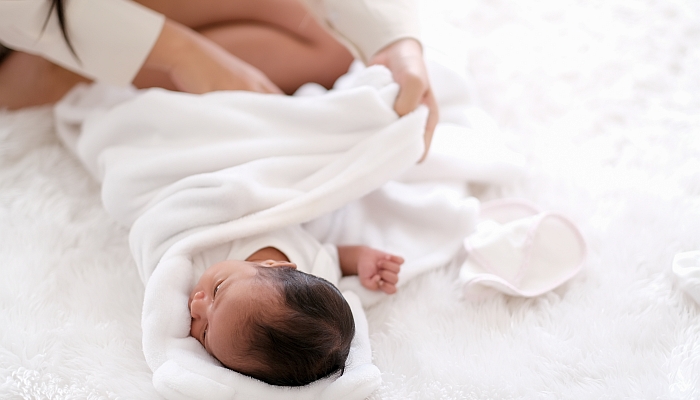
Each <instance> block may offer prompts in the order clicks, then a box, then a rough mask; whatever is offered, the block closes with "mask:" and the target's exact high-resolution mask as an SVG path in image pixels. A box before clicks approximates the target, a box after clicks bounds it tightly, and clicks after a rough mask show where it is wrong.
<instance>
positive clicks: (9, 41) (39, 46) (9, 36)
mask: <svg viewBox="0 0 700 400" xmlns="http://www.w3.org/2000/svg"><path fill="white" fill-rule="evenodd" d="M50 5H51V2H50V1H49V0H0V42H2V43H3V44H4V45H6V46H7V47H10V48H13V49H16V50H21V51H25V52H27V53H32V54H37V55H40V56H42V57H44V58H46V59H48V60H51V61H53V62H54V63H56V64H59V65H61V66H63V67H65V68H67V69H70V70H72V71H74V72H76V73H78V74H81V75H83V76H85V77H88V78H91V79H95V80H98V81H102V82H107V83H111V84H116V85H127V84H129V83H131V81H132V80H133V79H134V77H135V76H136V74H137V73H138V71H139V70H140V69H141V66H142V65H143V63H144V61H145V60H146V57H148V54H149V53H150V52H151V49H152V48H153V45H154V44H155V42H156V40H157V39H158V36H159V35H160V31H161V29H162V28H163V23H164V21H165V17H163V16H162V15H161V14H158V13H156V12H154V11H152V10H150V9H148V8H146V7H143V6H141V5H139V4H137V3H134V2H132V1H129V0H66V1H65V16H66V30H67V33H68V38H69V39H70V41H71V44H72V45H73V48H74V49H75V52H76V54H77V56H78V59H76V57H75V56H74V55H73V54H72V53H71V51H70V49H69V48H68V46H67V44H66V42H65V40H64V38H63V35H62V33H61V29H60V27H59V24H58V17H57V16H56V12H55V11H54V12H53V13H52V15H51V18H50V19H49V22H48V24H46V28H45V29H43V27H44V23H45V21H46V18H47V15H48V13H49V8H50ZM42 29H43V31H42Z"/></svg>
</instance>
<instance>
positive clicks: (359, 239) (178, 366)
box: [56, 64, 522, 399]
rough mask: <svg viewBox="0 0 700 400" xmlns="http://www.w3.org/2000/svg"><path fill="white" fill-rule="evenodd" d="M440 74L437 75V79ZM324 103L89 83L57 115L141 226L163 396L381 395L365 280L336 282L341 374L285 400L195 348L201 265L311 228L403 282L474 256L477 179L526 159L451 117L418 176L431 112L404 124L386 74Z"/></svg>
mask: <svg viewBox="0 0 700 400" xmlns="http://www.w3.org/2000/svg"><path fill="white" fill-rule="evenodd" d="M429 68H431V76H435V75H441V74H442V72H441V71H440V69H439V68H438V66H437V65H435V64H429ZM442 82H443V83H445V84H444V85H437V86H436V87H435V88H434V89H435V90H436V91H437V93H436V97H437V98H438V99H443V100H444V99H453V100H454V102H453V103H451V104H449V102H446V103H444V104H441V107H443V106H444V108H445V109H452V110H453V112H450V113H448V116H451V117H449V118H447V119H450V120H451V121H452V122H460V121H472V120H475V119H474V118H473V116H474V115H475V114H473V113H472V114H470V113H469V112H467V110H466V108H464V106H465V105H464V104H463V103H462V109H463V114H464V115H458V114H459V113H457V112H456V110H457V108H458V105H459V102H460V101H462V100H463V99H464V97H463V96H462V95H459V94H455V93H450V92H449V91H450V90H456V89H455V88H459V87H460V86H459V85H449V84H447V82H446V81H444V80H443V81H442ZM316 90H318V91H319V92H320V93H321V94H320V95H316V96H308V97H296V98H290V97H284V96H273V95H262V94H256V93H246V92H227V93H223V92H222V93H211V94H207V95H203V96H193V95H187V94H179V93H171V92H166V91H163V90H159V89H155V90H149V91H144V92H142V94H141V95H138V96H137V95H135V94H134V93H133V92H129V91H123V90H122V91H115V90H114V89H109V88H105V87H100V86H92V87H82V88H78V89H76V90H74V91H73V92H72V93H71V94H69V95H68V96H67V97H66V98H65V99H64V100H63V101H62V102H61V104H59V105H58V106H57V107H56V115H57V128H58V131H59V135H60V136H61V138H62V140H63V141H64V142H65V143H66V145H67V147H69V148H70V149H72V150H73V151H74V152H75V154H76V155H77V156H78V158H79V159H80V160H81V161H82V162H83V163H84V165H85V166H86V168H87V169H88V170H89V171H90V172H91V173H92V174H93V176H95V178H96V179H97V180H98V181H100V182H102V196H103V202H104V205H105V208H106V209H107V210H108V211H109V213H110V214H111V215H112V216H113V217H114V218H116V219H117V220H118V221H120V222H121V223H123V224H124V225H125V226H130V227H131V231H130V244H131V249H132V252H133V254H134V257H135V259H136V263H137V266H138V267H139V271H140V273H141V276H142V278H143V280H144V282H146V293H145V297H144V308H143V323H142V327H143V337H144V339H143V349H144V354H145V356H146V361H147V363H148V365H149V367H150V368H151V369H152V370H153V371H154V385H155V386H156V388H157V389H158V391H159V392H160V393H162V394H163V395H165V396H166V397H168V398H234V399H235V398H241V399H243V398H245V399H270V398H281V399H287V398H290V399H307V398H308V399H310V398H322V399H362V398H365V397H366V396H367V395H368V394H369V393H371V392H372V391H373V390H374V389H375V388H376V387H377V385H378V384H379V382H380V374H379V371H378V369H377V368H376V367H375V366H374V365H372V364H371V350H370V348H369V338H368V337H367V331H366V321H365V319H364V313H363V311H362V307H360V301H362V303H363V304H365V305H370V304H371V303H372V302H374V301H377V300H380V299H381V298H383V296H385V295H383V294H382V293H381V292H370V291H368V290H366V289H364V288H363V287H362V286H361V285H360V284H359V280H358V279H357V278H356V277H348V278H343V279H342V280H341V283H340V287H341V289H342V290H343V293H344V295H345V296H346V298H347V299H348V302H349V303H350V304H351V306H352V307H353V314H354V316H355V319H356V324H357V325H358V327H360V328H359V329H358V331H357V334H356V337H355V339H354V341H353V349H352V350H351V354H350V358H349V360H348V367H347V369H346V374H345V375H343V376H342V377H340V378H338V379H334V378H328V379H324V380H321V381H319V382H315V383H313V384H312V385H309V386H306V387H304V388H298V389H290V388H280V387H272V386H269V385H266V384H263V383H261V382H258V381H255V380H252V379H250V378H247V377H244V376H242V375H240V374H237V373H235V372H233V371H229V370H227V369H225V368H222V367H221V366H220V365H219V364H218V363H217V362H216V361H215V360H214V359H213V358H211V357H210V356H209V355H208V354H207V353H206V351H205V350H204V349H203V348H202V347H201V346H200V345H199V343H197V341H196V340H195V339H193V338H191V337H189V323H190V315H189V312H188V309H187V297H188V295H189V292H190V290H191V288H192V286H193V285H194V283H195V274H193V269H194V268H193V263H194V262H195V261H194V260H193V256H195V255H197V254H198V253H201V252H202V251H205V250H207V251H208V250H209V249H211V248H215V247H216V246H227V243H231V242H232V241H236V240H238V239H243V238H246V237H251V236H256V235H265V234H267V233H269V232H273V231H276V230H278V229H281V228H283V227H287V226H291V225H296V224H299V223H304V222H307V223H305V224H304V228H305V229H307V230H308V231H309V232H310V233H311V234H312V235H313V236H314V237H315V238H316V239H317V240H319V241H321V242H332V243H336V244H367V245H370V246H372V247H376V248H379V249H383V250H386V251H389V252H394V253H396V254H400V255H402V256H404V257H405V258H406V263H405V264H404V266H403V267H402V270H401V275H400V279H401V281H400V285H403V284H405V283H406V282H407V281H408V280H409V279H411V278H413V277H415V276H417V275H419V274H421V273H423V272H425V271H427V270H430V269H433V268H437V267H440V266H444V265H448V264H451V263H454V262H455V260H456V259H457V255H458V254H459V253H460V252H463V249H462V248H463V240H464V238H465V237H466V236H468V235H469V234H471V233H472V232H474V230H475V227H476V224H477V222H478V214H479V202H478V201H477V200H476V199H473V198H470V197H467V196H466V182H467V181H474V180H481V181H486V182H489V181H498V182H507V181H508V180H512V179H515V178H517V177H518V176H519V174H517V173H515V172H517V171H518V170H519V166H521V165H522V161H521V160H519V158H518V156H517V155H515V154H513V153H512V152H508V151H507V150H505V149H504V148H503V147H502V146H500V145H499V144H498V143H496V142H493V141H492V140H490V139H487V140H484V139H483V137H484V136H486V137H488V138H492V137H493V136H492V132H487V133H486V135H479V134H476V133H475V132H473V131H470V130H469V129H467V128H466V127H464V126H458V125H455V124H452V123H450V122H449V121H448V120H447V119H444V120H442V122H441V124H440V125H439V126H438V129H437V130H436V134H435V138H434V142H433V146H432V149H433V151H432V152H431V155H430V157H429V158H428V159H427V160H426V161H425V162H424V163H422V164H420V165H417V166H416V165H415V162H416V160H418V159H419V158H420V156H421V155H422V152H423V130H424V124H425V121H426V117H427V110H426V109H425V108H423V107H421V108H419V109H417V110H416V111H414V112H413V113H411V114H408V115H406V116H404V117H402V118H398V117H397V115H396V114H395V113H394V111H393V109H392V105H393V102H394V99H395V97H396V94H397V91H398V87H397V85H396V84H395V83H394V82H392V80H391V74H390V72H389V71H388V70H386V69H385V68H383V67H379V66H377V67H371V68H368V69H363V70H354V71H353V72H351V73H350V74H349V75H348V76H346V77H344V78H343V79H341V80H339V82H338V83H337V87H336V88H335V89H334V90H333V91H331V92H329V93H326V94H323V90H320V89H318V88H316ZM310 91H313V90H311V89H308V88H307V89H305V90H302V92H307V93H308V92H310ZM455 99H456V100H455ZM476 120H477V122H478V118H476ZM476 125H478V124H475V126H476ZM470 132H471V133H470ZM456 146H460V149H461V150H460V151H455V147H456ZM478 152H482V153H485V154H488V156H486V157H485V156H484V155H483V154H482V155H481V157H479V156H478V155H477V153H478ZM485 166H488V168H485ZM394 179H395V180H394ZM261 237H262V236H261ZM516 250H522V249H516ZM156 266H157V268H156ZM355 294H357V295H359V299H358V296H356V295H355Z"/></svg>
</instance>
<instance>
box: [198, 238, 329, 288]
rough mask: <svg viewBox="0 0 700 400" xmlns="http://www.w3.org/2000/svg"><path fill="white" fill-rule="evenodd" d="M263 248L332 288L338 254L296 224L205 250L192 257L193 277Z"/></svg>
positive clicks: (242, 258)
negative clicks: (280, 254) (276, 252)
mask: <svg viewBox="0 0 700 400" xmlns="http://www.w3.org/2000/svg"><path fill="white" fill-rule="evenodd" d="M265 247H274V248H276V249H277V250H279V251H281V252H282V253H284V255H286V256H287V258H288V259H289V261H291V262H293V263H295V264H296V265H297V270H299V271H301V272H306V273H307V274H312V275H315V276H318V277H321V278H323V279H325V280H327V281H329V282H331V283H332V284H334V285H336V286H337V285H338V282H339V280H340V264H339V263H338V251H337V249H336V247H335V246H334V245H330V244H325V245H324V244H321V243H320V242H319V241H318V240H316V239H315V238H314V237H313V236H311V235H310V234H309V233H308V232H306V230H304V229H303V228H302V227H301V226H299V225H292V226H288V227H285V228H282V229H279V230H277V231H274V232H270V233H265V234H260V235H254V236H249V237H246V238H242V239H237V240H234V241H233V242H229V243H224V244H222V245H219V246H216V247H213V248H211V249H206V250H204V251H203V252H201V253H199V254H195V255H193V256H192V266H193V268H194V270H195V274H201V273H203V272H204V271H205V270H206V269H207V268H209V267H211V266H212V265H214V264H216V263H218V262H221V261H224V260H245V259H246V258H248V257H250V255H251V254H253V253H255V252H256V251H258V250H260V249H263V248H265Z"/></svg>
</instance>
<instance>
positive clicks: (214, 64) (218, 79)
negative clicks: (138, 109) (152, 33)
mask: <svg viewBox="0 0 700 400" xmlns="http://www.w3.org/2000/svg"><path fill="white" fill-rule="evenodd" d="M144 68H151V69H156V70H160V71H164V72H166V73H167V74H168V76H169V77H170V80H171V81H172V82H173V83H174V84H175V86H176V87H177V89H178V90H182V91H183V92H188V93H206V92H211V91H215V90H248V91H252V92H260V93H280V94H281V93H282V91H281V90H280V89H279V88H278V87H277V86H275V84H274V83H272V81H270V79H268V78H267V76H265V74H263V73H262V72H261V71H260V70H258V69H257V68H255V67H253V66H252V65H250V64H248V63H246V62H244V61H242V60H240V59H239V58H237V57H236V56H234V55H232V54H230V53H229V52H227V51H226V50H224V49H223V48H221V47H220V46H218V45H216V44H215V43H213V42H212V41H210V40H209V39H207V38H205V37H204V36H202V35H200V34H199V33H197V32H195V31H193V30H191V29H189V28H187V27H185V26H184V25H181V24H179V23H177V22H174V21H171V20H168V19H166V21H165V25H164V26H163V30H162V32H161V34H160V36H159V38H158V40H157V41H156V44H155V46H154V47H153V50H152V51H151V53H150V55H149V56H148V58H147V59H146V62H145V64H144Z"/></svg>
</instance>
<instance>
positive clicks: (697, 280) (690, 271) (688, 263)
mask: <svg viewBox="0 0 700 400" xmlns="http://www.w3.org/2000/svg"><path fill="white" fill-rule="evenodd" d="M673 273H674V274H675V275H676V280H677V281H678V285H679V286H680V287H681V289H683V291H685V292H686V293H688V294H689V295H690V297H692V298H693V300H695V302H696V303H698V304H700V251H687V252H684V253H678V254H676V255H675V256H674V257H673Z"/></svg>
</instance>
